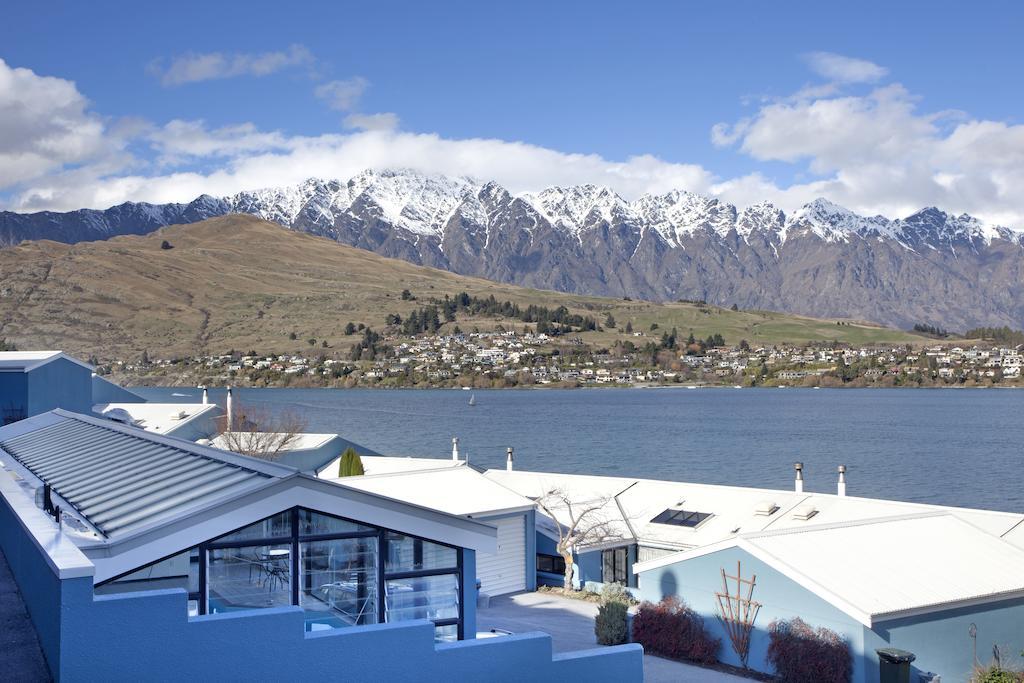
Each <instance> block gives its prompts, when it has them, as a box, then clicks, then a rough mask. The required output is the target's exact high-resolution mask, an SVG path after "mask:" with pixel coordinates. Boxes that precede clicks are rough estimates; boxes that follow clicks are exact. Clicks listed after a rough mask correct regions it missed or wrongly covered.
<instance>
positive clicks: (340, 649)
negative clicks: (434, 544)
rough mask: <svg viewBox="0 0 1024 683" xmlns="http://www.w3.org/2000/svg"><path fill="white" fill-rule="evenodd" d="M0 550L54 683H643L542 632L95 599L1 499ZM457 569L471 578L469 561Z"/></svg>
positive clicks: (599, 655) (615, 660)
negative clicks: (477, 635)
mask: <svg viewBox="0 0 1024 683" xmlns="http://www.w3.org/2000/svg"><path fill="white" fill-rule="evenodd" d="M0 545H2V549H3V552H4V554H5V555H6V557H7V560H8V562H9V563H10V565H11V570H12V573H13V574H14V578H15V580H16V581H17V583H18V585H19V589H20V591H21V593H22V598H23V599H24V601H25V604H26V607H27V608H28V610H29V614H30V615H31V617H32V620H33V622H34V624H35V626H36V630H37V632H38V634H39V640H40V644H41V646H42V648H43V652H44V654H45V656H46V658H47V661H48V663H49V665H50V668H51V671H52V672H53V674H54V678H55V679H56V680H57V681H98V680H139V681H180V680H187V679H196V680H208V679H210V678H214V677H215V678H217V679H218V680H226V681H247V682H251V681H263V680H293V679H296V678H299V677H302V678H307V679H316V678H320V679H329V680H335V679H344V680H363V681H447V680H459V681H481V682H483V681H494V682H497V683H504V682H510V683H511V682H512V681H524V680H528V681H551V680H592V681H597V680H614V681H616V682H617V683H618V682H620V681H621V682H623V683H640V681H642V680H643V650H642V648H640V646H638V645H622V646H618V647H611V648H599V649H595V650H587V651H583V652H575V653H560V654H553V653H552V645H551V638H550V636H548V635H546V634H543V633H523V634H517V635H514V636H507V637H502V638H490V639H486V640H472V639H471V640H463V641H459V642H457V643H445V644H435V643H434V626H433V624H432V623H430V622H427V621H417V622H406V623H403V624H382V625H376V626H362V627H353V628H348V629H336V630H332V631H316V632H312V633H306V632H305V627H304V614H303V610H302V608H301V607H280V608H270V609H264V610H255V611H252V612H231V613H224V614H214V615H207V616H201V617H192V618H189V617H188V616H187V609H186V601H187V596H186V594H185V592H184V591H181V590H166V591H152V592H143V593H130V594H122V595H109V596H99V597H95V596H94V595H93V586H92V579H91V577H82V578H73V579H66V580H64V581H60V580H58V579H57V577H56V575H55V574H54V573H53V570H52V569H51V568H50V566H49V565H48V564H47V563H46V561H45V560H44V557H43V554H42V552H41V551H40V550H39V549H38V548H37V547H36V546H35V544H34V543H33V542H32V540H31V539H30V538H29V536H28V534H27V533H26V532H25V530H24V529H23V528H22V527H21V526H20V524H19V523H18V520H17V519H16V518H15V517H14V514H13V512H12V511H11V510H10V508H9V507H8V506H7V504H6V502H5V501H4V500H3V499H2V498H0ZM463 563H464V564H463V567H464V570H465V573H466V576H467V577H472V576H475V573H476V572H475V568H476V563H475V557H474V554H473V553H472V552H471V551H470V552H467V553H466V554H465V555H464V557H463ZM473 584H474V581H473V579H471V578H467V580H466V584H465V585H464V586H463V591H464V595H465V596H466V598H467V599H469V598H470V597H473V598H474V600H473V603H474V604H475V587H474V586H473ZM470 615H472V611H467V623H466V627H467V629H470V628H471V629H473V631H475V629H476V625H475V615H472V616H470Z"/></svg>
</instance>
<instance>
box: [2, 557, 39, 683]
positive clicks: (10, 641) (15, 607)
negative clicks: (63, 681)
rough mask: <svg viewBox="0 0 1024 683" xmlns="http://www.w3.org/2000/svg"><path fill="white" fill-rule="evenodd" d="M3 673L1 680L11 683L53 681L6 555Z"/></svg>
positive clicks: (3, 590)
mask: <svg viewBox="0 0 1024 683" xmlns="http://www.w3.org/2000/svg"><path fill="white" fill-rule="evenodd" d="M0 672H2V673H0V678H2V679H3V680H4V681H5V682H7V683H35V682H36V681H49V680H51V679H50V670H49V669H48V668H47V667H46V660H45V659H43V652H42V650H40V649H39V641H38V640H37V639H36V630H35V627H33V626H32V621H31V620H30V619H29V616H28V612H26V611H25V603H23V602H22V600H21V593H19V592H18V586H17V584H16V583H14V577H13V576H11V570H10V567H8V566H7V558H5V557H4V554H3V552H0Z"/></svg>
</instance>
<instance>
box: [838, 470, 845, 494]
mask: <svg viewBox="0 0 1024 683" xmlns="http://www.w3.org/2000/svg"><path fill="white" fill-rule="evenodd" d="M838 493H839V495H840V496H845V495H846V465H840V466H839V489H838Z"/></svg>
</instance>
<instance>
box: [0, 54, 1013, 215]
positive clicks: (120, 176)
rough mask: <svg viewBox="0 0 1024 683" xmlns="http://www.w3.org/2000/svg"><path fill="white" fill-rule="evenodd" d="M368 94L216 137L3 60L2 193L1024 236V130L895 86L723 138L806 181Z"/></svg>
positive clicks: (92, 201)
mask: <svg viewBox="0 0 1024 683" xmlns="http://www.w3.org/2000/svg"><path fill="white" fill-rule="evenodd" d="M848 78H850V77H849V76H848ZM337 83H346V84H347V85H346V86H344V87H342V86H339V85H337ZM366 87H367V84H366V82H365V81H364V80H362V79H353V80H352V81H342V82H335V84H334V85H332V87H331V88H329V89H327V90H325V91H324V94H323V96H324V97H326V98H327V99H328V101H330V102H331V103H332V104H334V105H335V106H336V108H338V109H341V110H344V111H345V113H346V114H347V116H346V117H345V119H344V123H345V125H346V127H347V128H348V130H347V131H345V132H338V133H330V134H323V135H312V136H295V135H289V134H287V133H285V132H282V131H267V130H261V129H260V128H258V127H257V126H256V125H255V124H253V123H239V124H236V125H230V126H222V127H217V128H210V127H208V126H207V125H206V124H205V123H204V122H203V121H186V120H179V119H175V120H171V121H170V122H168V123H165V124H162V125H154V124H152V123H147V122H144V121H133V120H122V121H118V122H115V123H110V122H107V121H105V120H104V119H102V118H101V117H100V116H98V115H97V114H95V113H94V112H92V111H91V110H90V108H89V105H88V102H87V100H86V99H85V98H84V97H83V96H82V94H81V93H79V92H78V90H77V89H76V87H75V85H74V84H73V83H71V82H70V81H66V80H63V79H59V78H48V77H41V76H38V75H36V74H34V73H33V72H31V71H29V70H27V69H11V68H9V67H8V66H7V65H6V64H5V63H3V62H2V61H0V190H6V192H7V196H8V201H7V204H8V206H9V208H13V209H15V210H21V211H28V210H39V209H54V210H70V209H76V208H80V207H93V208H105V207H108V206H111V205H114V204H117V203H120V202H123V201H128V200H134V201H151V202H167V201H189V200H191V199H193V198H195V197H196V196H198V195H199V194H203V193H209V194H214V195H228V194H232V193H235V192H239V191H241V190H249V189H257V188H261V187H267V186H276V185H284V184H290V183H296V182H300V181H301V180H303V179H305V178H307V177H310V176H320V177H324V178H337V179H346V178H348V177H351V176H352V175H355V174H357V173H359V172H360V171H362V170H364V169H367V168H378V169H380V168H388V167H402V168H412V169H417V170H421V171H424V172H432V173H443V174H449V175H469V176H473V177H476V178H479V179H481V180H495V181H497V182H499V183H501V184H502V185H504V186H505V187H507V188H508V189H509V190H510V191H512V192H525V191H537V190H539V189H542V188H544V187H547V186H550V185H573V184H579V183H594V184H598V185H608V186H610V187H612V188H614V189H615V190H616V191H618V192H619V193H620V194H622V195H623V196H624V197H626V198H629V199H632V198H635V197H637V196H639V195H641V194H643V193H647V192H652V193H659V192H667V191H669V190H673V189H685V190H690V191H694V192H701V193H705V194H712V195H716V196H720V197H722V198H723V199H724V200H726V201H730V202H733V203H736V204H738V205H740V206H746V205H749V204H753V203H755V202H759V201H762V200H766V199H767V200H770V201H773V202H775V203H776V204H778V205H779V206H780V207H782V208H783V209H785V210H787V211H792V210H793V209H795V208H798V207H799V206H800V205H801V204H803V203H806V202H808V201H811V200H813V199H815V198H816V197H820V196H823V197H827V198H828V199H831V200H832V201H835V202H837V203H839V204H843V205H845V206H848V207H849V208H851V209H853V210H856V211H859V212H862V213H866V214H876V213H881V214H884V215H888V216H903V215H907V214H909V213H911V212H912V211H915V210H917V209H919V208H921V207H923V206H928V205H935V206H939V207H941V208H943V209H945V210H947V211H952V212H956V213H960V212H968V213H971V214H973V215H976V216H978V217H980V218H982V219H985V220H990V221H993V222H998V223H1001V224H1006V225H1010V226H1013V227H1018V228H1024V195H1022V194H1021V193H1019V191H1018V188H1020V187H1021V186H1024V126H1022V125H1011V124H1008V123H1005V122H999V121H988V120H980V119H972V118H970V117H968V116H966V115H963V114H959V113H958V114H955V115H954V114H951V113H950V112H928V111H922V110H921V106H920V101H919V100H918V99H917V98H916V97H914V96H913V95H912V94H911V93H910V92H909V91H908V90H907V89H906V88H904V87H903V86H901V85H898V84H888V85H886V84H879V85H875V86H868V87H867V88H864V86H863V85H861V86H859V89H860V90H862V91H863V92H858V93H855V94H854V93H850V92H844V91H843V89H842V88H839V87H818V86H813V85H812V86H808V87H806V88H803V89H801V90H800V91H799V93H798V96H793V97H788V98H783V99H777V100H773V101H767V102H762V103H761V104H760V105H759V106H758V107H757V109H756V110H754V111H752V112H751V113H749V115H747V116H745V117H743V118H741V119H739V120H738V121H737V122H734V123H721V124H718V125H717V126H715V127H714V128H713V129H712V131H711V135H712V139H713V142H714V143H715V144H716V145H718V146H719V147H720V148H721V149H735V150H737V151H738V152H740V153H742V154H745V155H748V156H749V157H751V158H753V159H755V160H758V161H764V162H770V163H771V164H772V166H771V168H773V169H777V168H778V167H779V165H780V164H786V165H789V167H791V168H792V169H793V172H794V173H793V175H794V177H795V178H796V180H794V181H791V182H786V183H783V182H780V181H779V180H778V179H776V178H772V177H769V176H767V175H765V174H764V173H751V174H748V175H744V176H741V177H719V176H717V175H716V174H714V173H713V172H711V171H709V170H707V169H706V168H704V167H702V166H700V165H697V164H688V163H674V162H670V161H666V160H663V159H659V158H657V157H655V156H652V155H637V156H632V157H629V158H626V159H624V160H615V159H607V158H604V157H602V156H600V155H597V154H580V153H568V152H562V151H559V150H555V149H551V148H546V147H540V146H537V145H532V144H528V143H525V142H513V141H506V140H500V139H480V138H471V139H453V138H445V137H441V136H440V135H437V134H432V133H416V132H408V131H402V130H399V128H398V117H397V116H396V115H395V114H393V113H387V112H385V113H378V114H360V113H357V112H355V111H354V108H355V107H356V106H357V105H358V101H359V96H360V95H361V94H362V92H363V91H364V90H365V88H366ZM133 154H134V156H133ZM140 159H146V160H147V161H146V162H145V163H143V162H142V161H140Z"/></svg>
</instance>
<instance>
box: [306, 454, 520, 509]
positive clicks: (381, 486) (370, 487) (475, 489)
mask: <svg viewBox="0 0 1024 683" xmlns="http://www.w3.org/2000/svg"><path fill="white" fill-rule="evenodd" d="M362 460H363V462H364V464H365V462H366V460H367V458H365V457H364V458H362ZM321 478H327V477H321ZM327 479H328V480H329V481H332V482H334V483H338V484H343V485H345V486H348V487H351V488H356V489H359V490H361V491H367V492H369V493H375V494H377V495H380V496H386V497H388V498H392V499H394V500H400V501H402V502H405V503H412V504H414V505H419V506H421V507H426V508H430V509H432V510H439V511H441V512H447V513H448V514H452V515H463V516H468V517H482V516H487V515H494V514H499V513H502V512H514V511H522V510H530V509H532V508H533V503H532V502H531V501H530V500H528V499H526V498H524V497H523V496H520V495H518V494H516V493H514V492H512V491H510V490H508V489H507V488H505V487H504V486H501V485H500V484H496V483H494V482H493V481H491V480H490V479H488V478H487V477H485V476H483V475H482V474H480V473H479V472H477V471H476V470H474V469H472V468H470V467H466V466H465V465H463V466H459V467H443V468H441V469H434V470H412V471H407V472H393V473H390V474H378V475H371V474H366V475H363V476H361V477H340V478H338V477H335V478H327Z"/></svg>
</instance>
